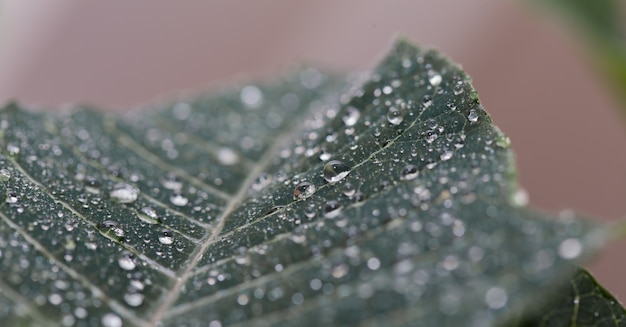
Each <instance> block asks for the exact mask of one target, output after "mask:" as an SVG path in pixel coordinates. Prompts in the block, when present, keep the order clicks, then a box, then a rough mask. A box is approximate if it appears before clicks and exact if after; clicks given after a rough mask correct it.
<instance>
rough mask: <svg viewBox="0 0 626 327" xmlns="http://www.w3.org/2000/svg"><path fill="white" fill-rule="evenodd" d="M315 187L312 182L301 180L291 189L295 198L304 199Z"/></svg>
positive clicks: (311, 193)
mask: <svg viewBox="0 0 626 327" xmlns="http://www.w3.org/2000/svg"><path fill="white" fill-rule="evenodd" d="M315 190H316V187H315V185H313V184H312V183H309V182H301V183H299V184H298V185H297V186H296V189H295V190H294V191H293V195H294V196H295V197H296V198H297V199H300V200H302V199H306V198H308V197H309V196H311V195H313V193H315Z"/></svg>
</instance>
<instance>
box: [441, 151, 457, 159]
mask: <svg viewBox="0 0 626 327" xmlns="http://www.w3.org/2000/svg"><path fill="white" fill-rule="evenodd" d="M452 155H454V152H452V151H450V150H446V151H444V152H443V153H442V154H441V155H440V156H439V158H441V161H446V160H450V158H452Z"/></svg>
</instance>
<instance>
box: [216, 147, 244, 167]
mask: <svg viewBox="0 0 626 327" xmlns="http://www.w3.org/2000/svg"><path fill="white" fill-rule="evenodd" d="M217 161H219V162H220V163H221V164H222V165H224V166H232V165H236V164H237V163H238V162H239V154H237V152H235V151H233V150H232V149H231V148H220V149H219V150H218V151H217Z"/></svg>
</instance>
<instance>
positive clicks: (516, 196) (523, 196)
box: [513, 188, 528, 207]
mask: <svg viewBox="0 0 626 327" xmlns="http://www.w3.org/2000/svg"><path fill="white" fill-rule="evenodd" d="M527 204H528V192H526V190H524V189H522V188H518V189H517V191H515V193H513V205H515V206H518V207H523V206H525V205H527Z"/></svg>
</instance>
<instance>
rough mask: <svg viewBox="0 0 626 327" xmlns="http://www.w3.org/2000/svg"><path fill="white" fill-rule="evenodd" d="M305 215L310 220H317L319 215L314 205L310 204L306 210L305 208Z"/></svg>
mask: <svg viewBox="0 0 626 327" xmlns="http://www.w3.org/2000/svg"><path fill="white" fill-rule="evenodd" d="M304 215H305V216H307V218H309V219H313V218H315V216H316V215H317V208H316V207H315V204H314V203H309V204H308V205H307V206H306V208H304Z"/></svg>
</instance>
